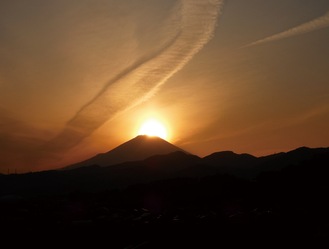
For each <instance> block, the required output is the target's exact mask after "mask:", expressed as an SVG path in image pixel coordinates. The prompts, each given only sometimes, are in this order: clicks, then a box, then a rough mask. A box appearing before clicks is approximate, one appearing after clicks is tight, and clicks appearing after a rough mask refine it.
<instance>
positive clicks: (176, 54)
mask: <svg viewBox="0 0 329 249" xmlns="http://www.w3.org/2000/svg"><path fill="white" fill-rule="evenodd" d="M223 2H224V1H221V0H212V1H208V0H181V1H180V5H177V8H175V9H174V10H173V11H174V13H172V14H173V15H181V18H180V20H181V28H180V31H179V32H178V33H177V35H176V36H175V37H174V38H173V39H172V40H171V41H170V42H169V43H167V44H166V45H164V46H163V47H162V48H161V49H160V50H158V51H157V52H155V53H153V54H152V55H151V56H149V57H148V58H144V59H142V60H140V61H139V62H137V63H135V65H133V66H131V67H130V68H128V69H126V70H125V71H124V72H122V73H120V74H119V75H118V76H117V77H115V78H114V79H112V80H111V81H109V82H108V84H106V86H105V87H104V88H103V89H102V90H101V91H100V92H99V94H98V95H97V96H96V97H95V98H94V99H92V100H91V101H90V102H89V103H87V104H86V105H85V106H84V107H82V108H81V109H80V110H79V111H78V112H77V113H76V114H75V116H74V117H73V118H72V119H71V120H70V121H69V122H68V123H67V124H66V126H65V127H64V129H63V131H62V132H61V133H60V134H59V135H58V136H57V137H56V138H54V139H53V140H51V141H49V142H48V143H47V144H46V145H45V147H44V150H45V151H60V150H64V149H68V148H71V147H73V146H75V145H76V144H78V143H79V142H80V141H81V140H82V139H84V138H85V137H87V136H89V135H90V134H91V133H92V132H93V131H94V130H96V129H97V128H98V127H100V126H101V125H102V124H104V123H105V122H106V121H108V120H109V119H111V118H113V117H114V116H115V115H116V114H117V113H119V112H122V111H125V110H127V109H129V108H131V107H133V106H135V105H137V104H139V103H141V102H142V101H143V100H145V99H147V98H149V97H150V96H151V95H153V94H154V93H155V92H156V91H157V90H158V88H159V87H160V86H161V85H162V84H163V83H165V82H166V81H167V80H168V79H169V78H170V77H171V76H173V75H174V74H175V73H176V72H177V71H179V70H180V69H181V68H182V67H183V66H184V65H185V64H186V63H187V62H188V61H189V60H191V58H192V57H193V56H194V55H195V54H196V53H197V52H198V51H199V50H200V49H201V48H202V47H203V46H204V45H205V44H206V43H207V42H208V41H209V40H210V39H211V37H212V36H213V33H214V28H215V26H216V22H217V17H218V14H219V12H220V9H221V7H222V5H223Z"/></svg>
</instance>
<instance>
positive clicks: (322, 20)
mask: <svg viewBox="0 0 329 249" xmlns="http://www.w3.org/2000/svg"><path fill="white" fill-rule="evenodd" d="M326 27H329V12H327V13H326V14H325V15H323V16H321V17H319V18H316V19H314V20H312V21H309V22H307V23H304V24H301V25H299V26H297V27H294V28H291V29H288V30H286V31H284V32H281V33H278V34H275V35H272V36H270V37H267V38H264V39H261V40H258V41H255V42H253V43H250V44H248V45H246V46H244V48H245V47H251V46H256V45H260V44H263V43H267V42H272V41H277V40H281V39H284V38H288V37H291V36H295V35H301V34H305V33H309V32H312V31H315V30H318V29H323V28H326Z"/></svg>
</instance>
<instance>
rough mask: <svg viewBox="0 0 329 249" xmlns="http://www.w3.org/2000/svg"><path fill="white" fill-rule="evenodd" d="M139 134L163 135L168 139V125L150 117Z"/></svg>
mask: <svg viewBox="0 0 329 249" xmlns="http://www.w3.org/2000/svg"><path fill="white" fill-rule="evenodd" d="M138 135H147V136H151V137H155V136H156V137H161V138H162V139H167V136H168V133H167V129H166V127H165V126H164V125H163V124H162V123H160V122H159V121H157V120H155V119H149V120H147V121H146V122H145V123H143V124H142V126H141V128H140V129H139V132H138Z"/></svg>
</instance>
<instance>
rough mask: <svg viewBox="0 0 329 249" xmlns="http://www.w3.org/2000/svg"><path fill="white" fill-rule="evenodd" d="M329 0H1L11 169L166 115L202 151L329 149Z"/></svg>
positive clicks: (80, 155)
mask: <svg viewBox="0 0 329 249" xmlns="http://www.w3.org/2000/svg"><path fill="white" fill-rule="evenodd" d="M328 44H329V1H327V0H266V1H264V0H247V1H246V0H226V1H222V0H140V1H135V0H65V1H64V0H58V1H51V0H29V1H25V0H14V1H12V0H10V1H9V0H2V1H0V173H10V172H30V171H40V170H47V169H56V168H60V167H63V166H66V165H69V164H72V163H75V162H77V161H81V160H84V159H87V158H89V157H91V156H93V155H95V154H98V153H103V152H106V151H109V150H111V149H113V148H115V147H116V146H118V145H120V144H121V143H123V142H125V141H127V140H129V139H132V138H134V137H135V136H136V135H137V132H138V130H139V128H140V126H141V125H142V124H143V122H145V120H147V119H149V118H156V119H158V120H159V121H161V122H162V123H164V124H165V126H166V127H167V129H168V133H169V137H168V140H169V141H170V142H171V143H174V144H175V145H177V146H179V147H181V148H183V149H185V150H187V151H189V152H191V153H194V154H196V155H199V156H206V155H208V154H211V153H213V152H215V151H223V150H230V151H234V152H236V153H249V154H253V155H255V156H263V155H268V154H272V153H278V152H281V151H289V150H292V149H295V148H297V147H301V146H308V147H328V146H329V129H328V127H329V70H328V65H329V46H328Z"/></svg>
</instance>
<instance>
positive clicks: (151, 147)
mask: <svg viewBox="0 0 329 249" xmlns="http://www.w3.org/2000/svg"><path fill="white" fill-rule="evenodd" d="M176 151H182V152H185V151H184V150H182V149H181V148H179V147H177V146H175V145H173V144H171V143H169V142H167V141H165V140H163V139H161V138H159V137H149V136H145V135H141V136H137V137H135V138H133V139H131V140H129V141H128V142H125V143H123V144H121V145H119V146H118V147H116V148H114V149H113V150H111V151H108V152H106V153H102V154H98V155H96V156H94V157H92V158H90V159H87V160H85V161H82V162H79V163H76V164H73V165H70V166H68V167H66V168H65V169H75V168H79V167H85V166H90V165H99V166H102V167H104V166H110V165H114V164H119V163H123V162H130V161H140V160H144V159H146V158H148V157H151V156H154V155H165V154H169V153H171V152H176ZM185 153H186V152H185Z"/></svg>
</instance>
